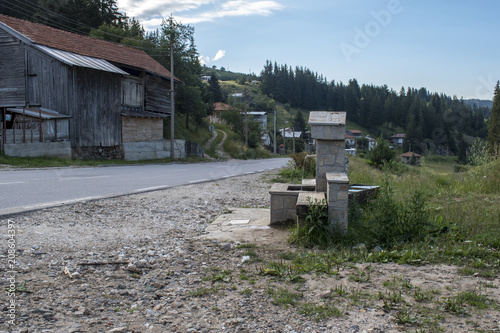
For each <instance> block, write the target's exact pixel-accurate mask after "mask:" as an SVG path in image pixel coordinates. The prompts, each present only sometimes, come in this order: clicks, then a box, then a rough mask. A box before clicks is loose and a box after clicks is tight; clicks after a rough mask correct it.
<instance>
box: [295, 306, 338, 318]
mask: <svg viewBox="0 0 500 333" xmlns="http://www.w3.org/2000/svg"><path fill="white" fill-rule="evenodd" d="M299 313H300V314H302V315H304V316H307V317H311V318H312V319H314V320H316V321H322V320H324V319H326V318H330V317H341V316H342V313H341V312H340V310H339V309H337V308H336V307H335V306H334V305H332V304H327V305H318V304H312V303H305V304H302V305H301V307H300V309H299Z"/></svg>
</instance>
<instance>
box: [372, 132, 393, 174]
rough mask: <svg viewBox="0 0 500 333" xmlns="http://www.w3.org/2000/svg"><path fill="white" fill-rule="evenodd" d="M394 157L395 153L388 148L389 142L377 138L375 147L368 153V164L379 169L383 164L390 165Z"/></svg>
mask: <svg viewBox="0 0 500 333" xmlns="http://www.w3.org/2000/svg"><path fill="white" fill-rule="evenodd" d="M395 157H396V152H395V151H394V150H393V149H391V148H390V147H389V142H388V141H386V140H384V139H382V138H378V139H377V145H376V146H375V147H373V148H372V150H370V151H369V152H368V158H369V159H370V164H372V165H374V166H376V167H381V166H383V165H385V164H390V163H391V162H392V161H393V160H394V158H395Z"/></svg>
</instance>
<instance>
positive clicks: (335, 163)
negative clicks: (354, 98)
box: [269, 111, 377, 233]
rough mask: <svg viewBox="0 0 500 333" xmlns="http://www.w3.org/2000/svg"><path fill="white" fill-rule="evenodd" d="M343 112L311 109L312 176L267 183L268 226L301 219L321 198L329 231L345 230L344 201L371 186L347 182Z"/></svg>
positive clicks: (346, 217) (346, 211) (370, 188)
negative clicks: (291, 180)
mask: <svg viewBox="0 0 500 333" xmlns="http://www.w3.org/2000/svg"><path fill="white" fill-rule="evenodd" d="M345 120H346V113H345V112H332V111H313V112H311V113H310V115H309V124H310V125H311V137H312V139H314V140H315V141H316V179H304V180H302V184H283V183H277V184H274V185H273V186H272V187H271V190H270V191H269V193H270V194H271V221H270V224H271V226H273V225H280V224H284V223H287V222H289V221H297V223H299V224H301V223H303V221H304V219H305V216H306V214H307V210H308V206H309V204H310V203H315V202H318V201H319V202H321V201H323V200H324V203H326V207H327V209H328V222H329V226H330V231H331V232H333V231H334V230H335V231H338V232H341V233H345V232H347V226H348V202H349V200H350V199H351V200H352V199H353V198H355V197H356V196H357V195H358V194H359V193H360V192H363V191H371V190H373V189H376V188H377V187H374V186H363V185H358V186H351V188H350V186H349V177H348V175H347V172H346V154H345Z"/></svg>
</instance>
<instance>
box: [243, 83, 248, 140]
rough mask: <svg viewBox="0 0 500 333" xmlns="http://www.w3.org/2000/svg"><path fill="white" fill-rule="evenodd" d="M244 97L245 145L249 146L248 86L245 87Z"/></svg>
mask: <svg viewBox="0 0 500 333" xmlns="http://www.w3.org/2000/svg"><path fill="white" fill-rule="evenodd" d="M243 99H244V100H245V147H247V148H248V116H247V88H246V87H245V90H244V93H243Z"/></svg>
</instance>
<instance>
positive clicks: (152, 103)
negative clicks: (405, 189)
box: [146, 76, 171, 114]
mask: <svg viewBox="0 0 500 333" xmlns="http://www.w3.org/2000/svg"><path fill="white" fill-rule="evenodd" d="M170 104H171V103H170V84H168V82H167V81H166V80H162V79H159V78H156V77H152V76H148V77H147V78H146V111H150V112H158V113H166V114H170V111H171V108H170Z"/></svg>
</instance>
